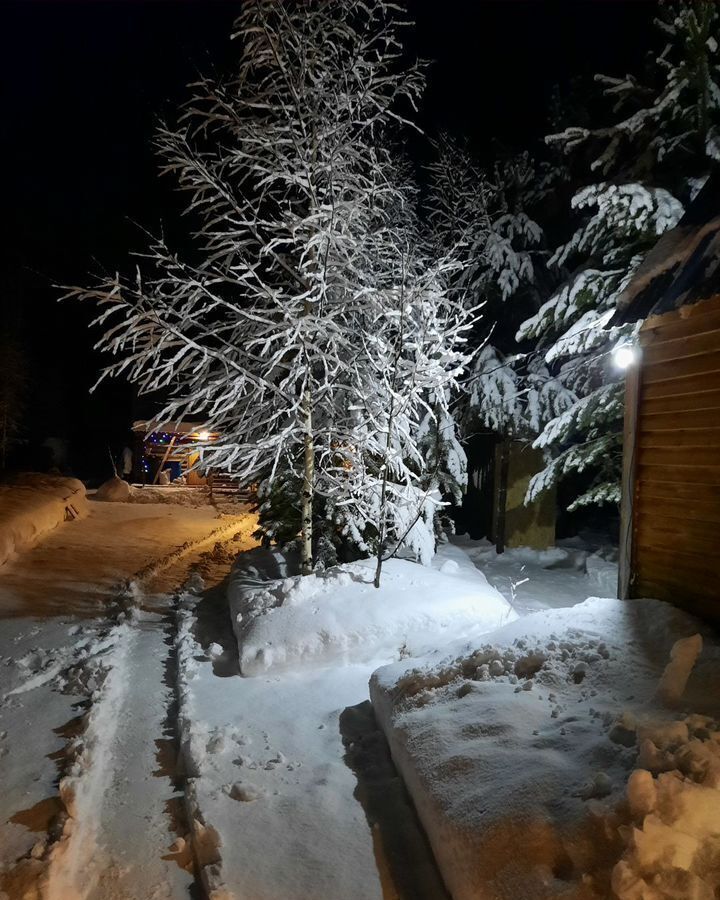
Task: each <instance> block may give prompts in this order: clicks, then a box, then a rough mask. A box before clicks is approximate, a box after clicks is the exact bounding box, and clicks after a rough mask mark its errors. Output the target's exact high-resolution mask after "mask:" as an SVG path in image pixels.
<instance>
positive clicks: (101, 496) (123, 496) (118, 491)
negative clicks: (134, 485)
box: [94, 475, 130, 503]
mask: <svg viewBox="0 0 720 900" xmlns="http://www.w3.org/2000/svg"><path fill="white" fill-rule="evenodd" d="M94 499H95V500H103V501H105V502H106V503H128V502H129V500H130V485H129V484H128V483H127V481H123V479H122V478H120V476H119V475H113V477H112V478H108V480H107V481H103V483H102V484H101V485H100V487H99V488H98V489H97V490H96V491H95V496H94Z"/></svg>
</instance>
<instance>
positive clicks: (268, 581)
mask: <svg viewBox="0 0 720 900" xmlns="http://www.w3.org/2000/svg"><path fill="white" fill-rule="evenodd" d="M374 568H375V562H374V560H362V561H361V562H357V563H352V564H345V565H342V566H337V567H335V568H333V569H329V570H328V571H327V572H323V573H320V574H314V575H307V576H305V577H301V576H297V575H296V576H291V575H289V574H288V571H289V570H288V568H287V563H286V562H285V561H284V560H282V559H281V558H280V557H279V555H278V554H272V553H270V552H269V551H254V552H251V553H244V554H243V555H242V557H241V558H240V560H239V562H238V565H237V566H236V568H235V570H234V572H233V575H232V578H231V581H230V587H229V598H230V607H231V614H232V619H233V626H234V629H235V634H236V636H237V640H238V644H239V647H240V667H241V671H242V673H243V675H259V674H262V673H264V672H267V671H268V670H278V671H279V670H283V669H288V668H293V667H296V666H299V665H304V664H308V663H309V664H326V663H329V662H343V663H349V662H366V661H368V660H372V659H378V658H379V657H385V658H392V657H393V656H398V655H399V656H401V657H402V656H409V655H411V654H419V653H423V652H427V651H428V650H429V649H431V648H432V647H437V646H438V645H442V644H443V643H447V642H448V641H450V640H452V639H454V638H456V637H457V636H458V635H461V634H464V635H469V634H481V633H483V632H486V631H489V630H491V629H492V628H496V627H498V625H500V624H502V623H504V622H509V621H512V620H513V619H515V618H516V617H517V616H516V614H515V613H514V612H513V610H512V608H511V607H510V605H509V604H508V603H507V601H506V600H505V599H504V598H503V597H502V595H501V594H500V593H499V592H498V591H496V590H495V588H492V587H491V586H490V585H489V584H488V582H487V579H486V578H485V577H484V575H482V574H481V573H480V572H479V571H478V570H477V569H476V568H475V566H474V565H473V564H472V562H471V561H470V560H469V559H468V557H467V555H466V554H465V553H463V552H462V551H461V550H459V549H458V548H456V547H451V546H445V547H443V548H441V550H440V551H439V553H438V554H437V556H436V557H435V558H434V560H433V565H432V567H429V566H422V565H419V564H418V563H415V562H409V561H407V560H400V559H393V560H389V561H388V562H387V563H385V565H384V567H383V575H382V583H381V587H380V589H379V590H378V589H376V588H375V587H374V586H373V584H372V580H373V574H374ZM273 569H274V570H275V571H274V572H273ZM269 573H272V574H274V575H275V576H276V577H274V578H273V577H272V576H270V577H269ZM278 576H279V577H278Z"/></svg>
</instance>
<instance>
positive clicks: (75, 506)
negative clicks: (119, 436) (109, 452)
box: [0, 473, 88, 566]
mask: <svg viewBox="0 0 720 900" xmlns="http://www.w3.org/2000/svg"><path fill="white" fill-rule="evenodd" d="M87 512H88V507H87V497H86V494H85V486H84V485H83V483H82V482H81V481H78V480H77V479H76V478H62V477H59V476H54V475H40V474H34V473H33V474H25V475H22V476H20V477H19V478H18V479H17V480H16V481H13V482H12V483H9V484H0V566H2V565H3V564H4V563H6V562H7V560H8V559H9V558H10V557H11V556H12V555H13V554H14V553H16V552H18V551H20V550H24V549H26V548H27V547H30V546H32V545H33V544H34V543H35V542H36V541H37V539H38V538H39V537H41V536H42V535H43V534H45V533H46V532H48V531H52V529H53V528H56V527H57V526H58V525H59V524H60V523H61V522H64V521H66V520H67V519H74V518H80V517H82V516H85V515H87Z"/></svg>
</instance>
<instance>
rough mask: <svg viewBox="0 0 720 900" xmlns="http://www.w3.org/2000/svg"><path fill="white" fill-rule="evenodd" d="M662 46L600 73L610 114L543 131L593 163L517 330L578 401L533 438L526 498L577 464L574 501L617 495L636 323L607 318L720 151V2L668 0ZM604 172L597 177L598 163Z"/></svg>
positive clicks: (613, 498)
mask: <svg viewBox="0 0 720 900" xmlns="http://www.w3.org/2000/svg"><path fill="white" fill-rule="evenodd" d="M657 25H658V29H659V33H660V36H661V41H662V46H661V49H660V51H659V53H658V54H657V55H656V58H655V60H654V62H653V65H652V66H651V67H650V69H649V71H648V73H647V75H648V78H649V81H648V82H641V81H640V80H639V79H638V78H636V77H635V76H634V75H626V76H625V77H624V78H611V77H608V76H597V79H596V80H597V82H598V83H599V85H600V86H601V92H602V95H603V97H604V99H605V100H606V101H609V102H610V104H611V106H612V111H611V113H610V122H609V124H607V125H604V126H602V127H598V128H591V127H572V128H567V129H565V130H564V131H562V132H560V133H558V134H554V135H551V136H550V137H549V138H548V139H547V140H548V142H549V143H550V144H551V145H553V146H554V147H555V148H559V149H562V150H563V151H564V152H565V153H566V154H569V155H570V156H572V157H573V158H574V159H575V160H576V161H584V162H586V163H587V164H588V171H587V172H586V175H585V177H586V179H587V182H588V183H587V184H586V185H585V186H584V187H582V188H581V189H579V190H578V191H577V192H576V194H575V196H574V198H573V200H572V207H573V210H574V212H575V215H576V217H577V219H578V224H577V227H576V229H575V231H574V233H573V234H572V235H571V236H570V238H569V240H567V241H565V242H563V243H562V244H561V246H560V247H559V248H558V249H557V250H556V252H555V253H554V254H553V256H552V257H551V259H550V261H549V265H550V267H551V268H553V269H554V270H555V271H557V272H558V273H559V274H560V276H561V278H562V279H563V280H562V281H561V284H560V286H559V288H558V289H557V290H556V291H554V292H553V294H552V295H551V297H550V298H549V299H548V300H547V301H546V302H545V303H544V304H543V305H542V306H541V307H540V309H539V311H538V312H537V314H536V315H534V316H532V317H531V318H529V319H528V320H526V321H525V322H524V323H523V324H522V326H521V327H520V329H519V332H518V335H517V337H518V340H519V341H532V342H534V343H535V344H536V346H537V348H538V352H539V354H540V355H541V357H542V358H543V361H544V362H545V364H547V365H548V366H549V367H550V369H551V371H552V373H553V375H554V377H555V378H557V379H558V380H559V381H560V382H561V383H562V384H563V385H564V386H565V387H566V389H567V390H568V391H569V392H571V393H572V394H574V395H575V402H574V403H573V404H572V405H571V406H569V407H568V408H567V409H566V410H564V411H562V412H561V413H560V414H559V415H558V416H556V417H555V418H553V419H552V420H551V421H550V422H548V423H547V425H546V427H545V428H544V430H543V432H542V434H541V435H540V436H539V438H538V439H537V440H536V442H535V445H536V446H538V447H543V448H545V449H546V450H547V451H548V465H547V467H546V468H545V470H544V471H543V472H541V473H540V474H539V475H538V476H536V478H535V479H533V481H532V482H531V484H530V487H529V491H528V497H527V499H528V500H531V499H532V498H533V497H535V496H536V495H537V494H538V493H539V492H540V491H542V490H544V489H546V488H547V487H550V486H552V485H554V484H555V483H556V482H557V481H558V480H559V479H560V478H562V477H564V476H565V475H568V474H571V473H578V472H586V478H587V487H586V489H585V490H584V491H583V492H582V493H581V494H580V496H578V497H577V498H576V500H575V501H574V503H573V504H572V506H571V508H576V507H579V506H583V505H595V504H600V503H610V502H617V501H618V500H619V497H620V467H621V459H622V418H623V378H622V373H621V372H620V371H619V370H616V369H614V367H613V366H612V364H611V359H610V354H611V351H612V349H613V347H614V346H615V345H616V344H618V343H619V342H620V341H622V340H623V339H629V338H631V337H632V333H633V328H632V327H628V326H626V327H624V328H607V324H608V322H609V320H610V318H611V317H612V314H613V312H614V310H615V307H616V304H617V299H618V296H619V294H620V293H621V292H622V290H623V289H624V287H625V286H626V285H627V284H628V282H629V280H630V279H631V278H632V275H633V273H634V272H635V270H636V269H637V267H638V265H639V264H640V262H641V261H642V258H643V256H644V254H645V253H646V252H647V250H649V249H650V247H652V246H653V244H654V243H655V242H656V241H657V239H658V236H659V235H661V234H662V233H663V232H664V231H666V230H667V229H668V228H671V227H673V226H674V225H675V224H676V223H677V221H678V220H679V218H680V216H681V215H682V212H683V203H684V202H685V201H687V200H689V199H691V198H692V196H693V195H694V193H695V192H696V191H697V189H698V188H699V186H700V185H701V184H702V181H703V178H704V177H705V176H706V175H707V173H708V171H709V166H710V163H711V159H712V158H714V157H715V156H716V149H715V147H716V144H715V135H716V132H717V128H718V127H720V68H719V67H718V62H720V58H719V57H718V44H717V41H718V38H719V37H720V35H718V30H719V29H720V20H719V19H718V14H717V10H716V8H715V5H714V4H712V3H704V2H702V3H692V4H678V3H672V4H665V5H664V7H663V9H662V16H661V17H660V18H659V19H658V20H657ZM598 173H601V174H602V175H603V176H605V180H602V181H595V180H594V179H595V178H596V177H597V174H598Z"/></svg>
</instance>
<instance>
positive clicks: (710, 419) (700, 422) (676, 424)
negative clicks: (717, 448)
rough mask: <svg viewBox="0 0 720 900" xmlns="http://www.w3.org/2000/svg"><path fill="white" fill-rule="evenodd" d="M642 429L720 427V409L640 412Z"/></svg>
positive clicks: (680, 429)
mask: <svg viewBox="0 0 720 900" xmlns="http://www.w3.org/2000/svg"><path fill="white" fill-rule="evenodd" d="M638 424H639V428H640V431H682V430H687V429H707V428H720V409H690V410H678V411H675V412H666V413H648V412H647V410H646V409H645V408H643V409H642V410H641V412H640V420H639V423H638Z"/></svg>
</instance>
